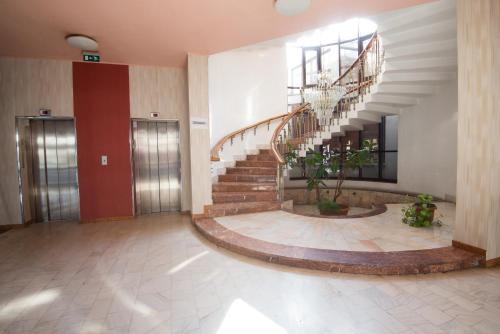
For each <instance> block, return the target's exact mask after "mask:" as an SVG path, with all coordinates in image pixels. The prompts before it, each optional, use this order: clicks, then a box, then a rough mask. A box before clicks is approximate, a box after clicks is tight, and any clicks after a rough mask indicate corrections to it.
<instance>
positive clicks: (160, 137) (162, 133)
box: [132, 120, 180, 215]
mask: <svg viewBox="0 0 500 334" xmlns="http://www.w3.org/2000/svg"><path fill="white" fill-rule="evenodd" d="M132 137H133V144H132V148H133V151H132V156H133V161H134V189H135V211H136V214H138V215H140V214H150V213H159V212H168V211H179V210H180V158H179V123H178V122H177V121H158V122H153V121H140V120H133V121H132Z"/></svg>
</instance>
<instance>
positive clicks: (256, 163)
mask: <svg viewBox="0 0 500 334" xmlns="http://www.w3.org/2000/svg"><path fill="white" fill-rule="evenodd" d="M276 166H277V162H276V161H262V160H240V161H236V167H268V168H276Z"/></svg>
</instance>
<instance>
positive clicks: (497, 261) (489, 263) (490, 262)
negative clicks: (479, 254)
mask: <svg viewBox="0 0 500 334" xmlns="http://www.w3.org/2000/svg"><path fill="white" fill-rule="evenodd" d="M499 265H500V257H496V258H494V259H489V260H486V268H491V267H496V266H499Z"/></svg>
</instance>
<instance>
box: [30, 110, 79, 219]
mask: <svg viewBox="0 0 500 334" xmlns="http://www.w3.org/2000/svg"><path fill="white" fill-rule="evenodd" d="M29 124H30V135H31V138H30V147H29V148H27V151H28V154H29V155H30V157H31V166H30V167H31V173H30V174H31V175H32V177H31V180H32V181H31V182H32V184H31V185H30V188H31V189H32V198H31V201H30V202H31V203H32V204H31V209H32V210H31V211H32V212H33V213H34V215H33V216H34V217H35V221H37V222H46V221H52V220H74V219H78V217H79V211H80V210H79V204H80V200H79V194H78V178H77V162H76V140H75V127H74V123H73V121H72V120H37V119H31V120H30V121H29Z"/></svg>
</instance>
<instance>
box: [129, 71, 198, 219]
mask: <svg viewBox="0 0 500 334" xmlns="http://www.w3.org/2000/svg"><path fill="white" fill-rule="evenodd" d="M129 75H130V117H131V118H149V117H150V113H151V112H159V113H160V118H161V119H176V120H179V127H180V139H181V143H180V149H181V179H182V183H181V187H182V192H181V209H182V211H188V210H190V209H191V182H190V179H191V173H190V157H189V117H188V116H189V115H188V111H189V109H188V86H187V71H186V69H183V68H164V67H148V66H130V67H129Z"/></svg>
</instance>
